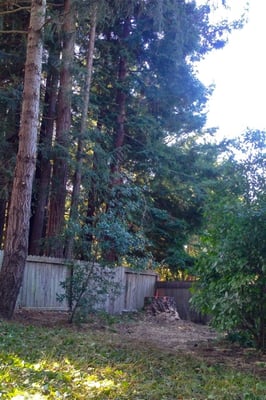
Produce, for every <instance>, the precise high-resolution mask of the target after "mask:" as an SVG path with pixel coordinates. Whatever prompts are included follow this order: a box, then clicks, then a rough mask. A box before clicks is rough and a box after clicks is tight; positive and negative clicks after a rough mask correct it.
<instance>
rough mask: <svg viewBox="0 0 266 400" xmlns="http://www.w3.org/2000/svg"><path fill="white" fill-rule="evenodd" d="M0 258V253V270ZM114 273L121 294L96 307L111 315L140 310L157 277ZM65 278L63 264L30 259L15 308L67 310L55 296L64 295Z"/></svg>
mask: <svg viewBox="0 0 266 400" xmlns="http://www.w3.org/2000/svg"><path fill="white" fill-rule="evenodd" d="M2 257H3V252H1V251H0V266H1V265H2ZM114 272H115V276H114V282H118V283H119V284H120V288H121V292H120V294H119V295H118V296H116V297H113V296H112V295H109V296H107V298H106V301H105V302H104V303H103V304H101V306H99V307H101V308H102V309H103V310H104V311H106V312H108V313H110V314H118V313H121V312H123V311H124V310H127V311H133V310H139V309H142V308H143V306H144V298H145V297H146V296H153V295H154V291H155V283H156V281H157V274H156V273H154V272H152V271H143V272H134V271H133V270H131V269H129V268H124V267H117V268H115V269H114ZM68 275H69V267H68V265H67V264H66V262H65V261H64V260H61V259H57V258H50V257H35V256H29V257H28V258H27V262H26V267H25V272H24V278H23V284H22V287H21V290H20V293H19V297H18V300H17V307H21V308H36V309H45V310H62V311H66V310H68V304H67V301H64V302H62V303H60V302H58V300H57V294H60V293H62V292H63V289H62V287H61V286H60V282H62V281H65V279H66V278H67V276H68Z"/></svg>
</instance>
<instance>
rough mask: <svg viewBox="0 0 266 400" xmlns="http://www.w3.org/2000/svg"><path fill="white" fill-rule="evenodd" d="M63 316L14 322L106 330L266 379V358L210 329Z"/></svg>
mask: <svg viewBox="0 0 266 400" xmlns="http://www.w3.org/2000/svg"><path fill="white" fill-rule="evenodd" d="M67 318H68V316H67V314H66V313H63V312H44V311H43V312H36V311H29V310H27V311H26V310H23V311H21V310H20V311H18V312H17V313H16V314H15V317H14V320H15V321H17V322H19V323H23V324H32V325H38V326H48V327H53V328H54V327H56V326H57V327H66V328H67V329H82V330H96V331H97V330H106V331H109V332H110V334H114V335H115V337H116V340H121V341H123V342H125V339H126V341H127V342H131V343H134V344H136V345H148V346H152V347H153V348H155V349H158V350H162V351H165V352H169V353H171V354H173V353H177V354H178V353H182V354H184V353H185V354H188V355H191V356H193V357H197V358H199V359H201V360H202V361H204V362H206V363H207V364H210V365H213V364H222V365H225V366H229V367H233V368H237V370H238V371H239V370H243V371H249V372H250V373H255V374H257V375H259V376H260V377H262V378H265V379H266V354H261V353H260V352H258V351H256V350H255V349H253V348H241V347H240V346H238V345H236V344H230V343H229V342H228V341H226V340H225V338H223V337H221V336H219V335H218V334H217V333H216V332H215V331H214V330H213V329H211V328H210V327H209V326H208V325H200V324H195V323H193V322H190V321H183V320H180V319H179V320H178V319H175V318H173V317H171V316H170V315H168V314H167V313H161V314H158V315H155V316H153V315H150V314H149V313H145V312H143V313H134V314H132V315H126V316H123V317H122V318H113V317H110V318H104V317H102V318H99V317H95V316H91V318H90V321H89V322H88V323H86V324H80V325H78V326H77V325H76V326H70V324H69V323H68V319H67Z"/></svg>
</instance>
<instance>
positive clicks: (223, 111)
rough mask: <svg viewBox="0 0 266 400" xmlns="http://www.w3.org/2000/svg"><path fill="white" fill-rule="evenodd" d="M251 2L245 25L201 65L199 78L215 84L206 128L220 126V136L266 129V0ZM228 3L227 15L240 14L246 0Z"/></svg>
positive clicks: (206, 82) (253, 0)
mask: <svg viewBox="0 0 266 400" xmlns="http://www.w3.org/2000/svg"><path fill="white" fill-rule="evenodd" d="M198 2H199V3H204V0H198ZM217 2H218V1H217ZM220 3H221V0H220ZM249 3H250V4H249V12H248V13H247V18H248V21H247V23H246V24H245V26H244V28H242V29H241V30H239V31H234V32H233V33H231V34H230V36H229V41H228V43H227V45H226V46H225V48H223V49H221V50H213V52H211V53H210V54H209V55H207V56H206V57H205V60H203V61H201V62H200V64H199V65H198V77H199V79H200V80H201V81H202V82H203V83H204V84H205V85H209V84H212V83H214V84H215V86H216V88H215V90H214V93H213V95H212V97H211V99H210V100H209V102H208V106H207V109H208V110H209V112H208V119H207V124H206V128H209V127H218V131H217V134H216V135H217V136H218V137H219V138H221V139H222V138H224V137H228V138H229V137H230V138H231V137H236V136H239V135H241V134H242V133H243V132H245V131H246V129H247V128H250V129H259V130H265V129H266V44H265V38H266V24H265V15H266V0H250V1H249ZM227 4H228V5H230V6H231V10H230V11H227V14H226V15H228V17H229V18H232V17H238V16H240V15H241V13H242V12H243V10H244V9H245V4H246V0H227ZM219 8H221V7H219ZM215 13H216V14H215V15H216V16H217V15H218V11H216V12H215Z"/></svg>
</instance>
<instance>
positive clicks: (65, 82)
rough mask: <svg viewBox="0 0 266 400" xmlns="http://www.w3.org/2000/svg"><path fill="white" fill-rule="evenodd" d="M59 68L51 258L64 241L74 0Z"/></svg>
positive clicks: (68, 4) (68, 6)
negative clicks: (62, 238)
mask: <svg viewBox="0 0 266 400" xmlns="http://www.w3.org/2000/svg"><path fill="white" fill-rule="evenodd" d="M63 34H64V40H63V51H62V68H61V71H60V88H59V93H58V104H57V116H58V117H57V121H56V141H55V146H56V151H57V153H58V154H57V156H56V158H55V159H54V165H53V174H52V175H53V176H52V187H51V194H50V205H49V213H48V214H49V215H48V226H47V235H46V237H47V240H48V250H47V251H46V253H47V254H48V255H50V256H54V257H63V254H64V243H63V242H62V240H61V239H60V238H61V235H62V233H63V229H64V225H65V201H66V194H67V191H66V183H67V176H68V159H67V157H68V147H69V132H70V128H71V97H72V63H73V58H74V46H75V11H74V1H73V0H65V3H64V25H63Z"/></svg>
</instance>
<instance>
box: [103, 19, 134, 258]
mask: <svg viewBox="0 0 266 400" xmlns="http://www.w3.org/2000/svg"><path fill="white" fill-rule="evenodd" d="M130 26H131V23H130V18H129V17H128V18H127V19H126V20H125V23H124V29H123V34H122V40H125V39H126V38H127V37H128V36H129V33H130ZM120 54H121V55H120V58H119V64H118V83H119V88H118V90H117V95H116V104H117V109H118V115H117V129H116V134H115V139H114V149H115V158H114V161H113V163H112V165H111V186H112V187H114V186H117V185H121V184H122V178H121V164H122V161H123V149H122V148H123V145H124V142H125V121H126V99H127V94H126V92H125V88H124V86H125V80H126V77H127V58H126V49H125V47H122V49H121V53H120ZM106 241H108V242H110V246H109V247H110V248H109V250H108V251H107V252H106V254H105V259H106V260H107V261H108V262H116V261H117V254H116V251H115V250H114V247H113V246H112V240H111V239H110V238H109V237H108V236H106Z"/></svg>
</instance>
